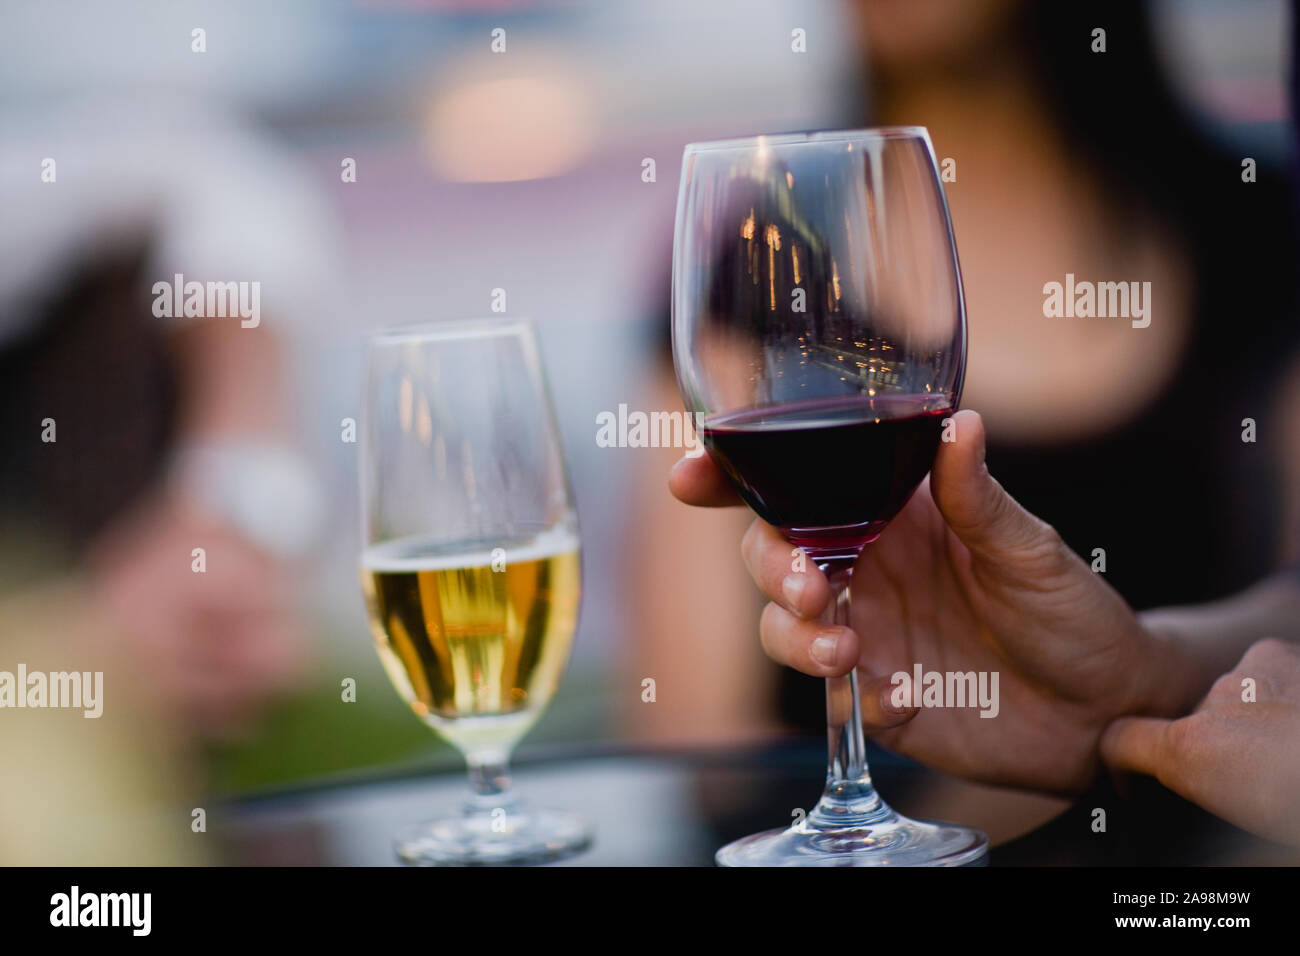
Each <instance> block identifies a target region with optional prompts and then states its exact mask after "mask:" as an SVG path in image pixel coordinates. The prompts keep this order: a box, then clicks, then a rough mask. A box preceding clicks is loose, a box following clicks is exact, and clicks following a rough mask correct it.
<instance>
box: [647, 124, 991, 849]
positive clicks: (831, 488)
mask: <svg viewBox="0 0 1300 956" xmlns="http://www.w3.org/2000/svg"><path fill="white" fill-rule="evenodd" d="M672 311H673V317H672V331H673V355H674V363H675V367H676V370H677V377H678V384H679V386H680V389H681V393H682V397H683V400H684V402H685V404H686V406H687V409H688V410H689V411H691V412H693V413H695V414H696V416H697V420H698V421H701V422H702V427H701V438H702V440H703V442H704V444H705V446H706V448H708V450H709V453H710V455H711V456H712V457H713V459H714V461H715V462H716V463H717V464H718V465H719V467H720V468H721V469H722V470H723V471H724V472H725V473H726V474H727V475H728V477H729V478H730V479H731V481H732V483H733V484H734V485H735V487H736V490H737V491H738V493H739V494H740V496H741V497H742V498H743V499H744V500H745V502H746V503H747V504H748V505H749V506H750V507H751V508H752V509H753V510H754V511H755V512H756V513H757V514H758V515H759V516H760V517H761V518H762V519H764V520H765V521H767V522H768V523H769V524H772V525H773V526H775V527H777V528H778V529H779V530H780V531H781V532H782V533H783V534H784V535H785V537H786V538H787V539H788V540H789V541H790V542H791V543H792V545H796V546H798V547H800V548H801V549H802V550H803V552H805V553H806V554H807V556H808V557H809V558H811V559H812V561H813V562H815V563H816V564H817V566H818V567H820V568H821V569H822V570H823V571H824V572H825V573H826V574H827V575H828V576H829V577H830V580H831V585H832V588H833V590H834V591H835V598H834V600H833V601H832V611H833V614H832V615H831V618H832V619H833V620H834V621H835V622H836V623H839V624H844V625H847V624H848V585H849V579H850V576H851V574H852V568H853V565H854V563H855V562H856V560H857V558H858V557H859V555H860V554H861V552H862V549H863V548H864V547H865V546H867V545H869V543H870V542H871V541H873V540H875V538H876V537H878V536H879V535H880V534H881V533H882V532H883V531H884V529H885V528H886V527H887V526H888V523H889V521H890V520H891V519H892V518H893V517H894V516H895V515H896V514H897V513H898V512H899V511H900V510H901V509H902V507H903V506H904V505H905V504H906V503H907V500H908V498H909V497H910V496H911V495H912V493H913V492H914V491H915V489H916V487H917V486H918V485H919V483H920V482H921V480H922V479H923V478H924V477H925V475H926V473H927V472H928V471H929V470H930V467H931V466H932V464H933V462H934V458H935V454H936V453H937V450H938V447H939V443H940V441H941V440H942V438H943V435H944V431H945V429H946V428H947V425H948V420H949V416H950V415H951V413H952V412H953V410H955V409H956V407H957V405H958V402H959V400H960V397H961V387H962V379H963V375H964V370H965V359H966V320H965V306H964V302H963V297H962V286H961V274H960V269H959V266H958V262H957V250H956V243H955V241H954V238H953V234H952V226H951V221H950V219H949V215H948V208H947V201H946V199H945V197H944V193H943V187H942V185H941V183H940V179H939V172H938V165H937V163H936V161H935V156H934V149H933V147H932V145H931V143H930V138H929V135H928V133H927V132H926V131H925V129H924V128H922V127H889V128H882V129H875V130H855V131H846V132H824V133H823V132H819V133H796V134H785V135H778V136H759V137H754V138H751V139H741V140H725V141H719V142H714V143H696V144H691V145H689V146H687V147H686V150H685V153H684V156H683V163H682V179H681V187H680V191H679V194H678V204H677V220H676V228H675V233H674V243H673V293H672ZM792 570H795V568H794V567H792ZM827 695H828V697H827V703H828V733H829V737H830V751H831V755H830V766H829V767H828V773H827V785H826V789H825V791H824V793H823V797H822V800H821V801H820V802H819V804H818V806H817V807H816V808H815V809H814V811H813V812H812V813H811V814H809V815H808V817H807V818H806V819H805V820H804V821H803V822H801V823H800V824H797V825H796V826H794V827H791V828H789V829H788V830H784V831H782V830H776V831H771V832H769V833H766V834H758V835H756V836H754V837H749V838H746V839H745V840H742V841H738V842H737V843H735V844H732V845H731V846H729V847H724V848H723V849H722V850H721V851H719V854H718V859H719V862H722V863H727V864H737V865H742V864H746V863H752V864H758V865H786V864H789V865H886V864H888V865H900V864H902V865H907V864H931V865H960V864H965V863H970V862H973V861H976V860H979V859H981V858H982V857H983V855H984V852H985V847H986V844H987V840H986V839H985V837H984V835H983V834H981V833H979V832H978V831H974V830H968V829H966V828H963V827H956V826H949V825H944V824H926V823H921V822H917V821H911V820H907V819H906V818H903V817H901V816H899V815H898V814H897V813H895V812H894V811H893V810H892V809H890V808H889V807H888V805H887V804H884V803H883V802H882V801H881V800H880V798H879V797H878V796H877V795H876V793H875V790H874V788H873V787H872V784H871V779H870V775H869V773H868V772H867V768H866V760H865V756H864V750H865V746H864V743H863V734H862V725H861V719H860V716H859V713H860V710H859V701H858V689H857V675H856V673H851V674H850V675H848V676H847V677H844V678H833V679H831V680H829V681H828V682H827ZM845 701H847V702H848V705H847V706H846V705H845Z"/></svg>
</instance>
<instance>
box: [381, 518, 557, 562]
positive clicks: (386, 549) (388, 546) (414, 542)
mask: <svg viewBox="0 0 1300 956" xmlns="http://www.w3.org/2000/svg"><path fill="white" fill-rule="evenodd" d="M448 547H449V545H448V543H447V542H437V543H435V542H434V541H432V540H431V539H428V538H422V537H418V536H417V537H411V538H398V539H397V540H395V541H385V542H384V543H382V544H376V545H372V546H371V547H369V548H367V549H366V550H365V551H364V552H363V553H362V555H361V568H362V570H363V571H381V572H408V573H409V572H413V571H449V570H455V569H457V568H479V567H489V566H491V564H492V561H493V552H494V550H495V549H494V548H491V547H486V546H485V545H484V544H482V543H480V544H479V545H478V546H477V547H474V548H472V549H470V550H466V551H448V550H447V549H448ZM499 547H500V549H501V550H502V551H504V552H505V563H506V566H507V567H509V566H510V565H511V564H519V563H521V562H524V561H541V560H543V559H544V558H553V557H557V556H558V555H562V554H572V553H573V552H575V551H577V550H578V535H577V532H575V531H574V530H573V528H572V527H569V526H567V525H557V526H555V527H554V528H548V529H547V530H545V531H543V532H542V533H541V534H539V535H538V536H537V537H535V538H533V539H532V540H531V541H526V542H525V543H523V544H522V545H516V546H514V547H509V546H507V545H505V544H502V545H500V546H499Z"/></svg>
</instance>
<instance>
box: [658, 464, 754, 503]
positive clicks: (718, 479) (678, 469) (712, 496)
mask: <svg viewBox="0 0 1300 956" xmlns="http://www.w3.org/2000/svg"><path fill="white" fill-rule="evenodd" d="M668 490H669V491H671V492H672V493H673V495H674V496H676V497H677V498H678V499H680V500H681V501H684V502H686V503H687V504H688V505H697V506H699V507H702V508H723V507H727V506H729V505H738V504H741V503H742V502H741V500H740V495H738V494H736V489H735V487H733V486H732V484H731V481H730V480H729V479H728V478H727V476H726V475H725V474H723V471H722V469H721V468H719V467H718V466H717V463H716V462H714V460H713V459H712V458H711V457H709V455H708V453H707V452H706V453H705V454H703V455H699V456H698V457H695V458H690V457H686V458H683V459H681V461H679V462H677V464H675V465H673V468H672V471H670V472H668Z"/></svg>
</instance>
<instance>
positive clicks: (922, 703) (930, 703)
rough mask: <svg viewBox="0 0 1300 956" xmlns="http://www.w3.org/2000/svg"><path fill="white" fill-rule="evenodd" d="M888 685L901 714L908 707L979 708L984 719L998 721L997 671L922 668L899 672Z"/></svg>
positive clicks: (894, 704) (917, 665)
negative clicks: (890, 685)
mask: <svg viewBox="0 0 1300 956" xmlns="http://www.w3.org/2000/svg"><path fill="white" fill-rule="evenodd" d="M889 682H890V683H891V684H893V685H894V689H893V690H892V691H890V693H889V702H890V704H892V705H893V706H894V707H896V708H898V709H899V710H902V709H903V708H907V707H938V708H945V707H972V708H974V707H978V708H979V709H980V716H981V717H996V716H997V715H998V711H999V710H1000V709H1001V704H1000V703H999V702H998V672H997V671H927V670H923V669H922V667H921V665H920V664H916V665H914V666H913V668H912V673H910V674H909V673H908V672H907V671H896V672H895V673H893V674H891V675H890V678H889Z"/></svg>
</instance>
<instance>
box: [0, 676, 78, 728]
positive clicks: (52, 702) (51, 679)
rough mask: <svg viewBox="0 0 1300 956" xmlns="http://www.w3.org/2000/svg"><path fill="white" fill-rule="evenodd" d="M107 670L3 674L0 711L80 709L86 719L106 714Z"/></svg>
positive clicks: (0, 681) (0, 690) (0, 688)
mask: <svg viewBox="0 0 1300 956" xmlns="http://www.w3.org/2000/svg"><path fill="white" fill-rule="evenodd" d="M103 691H104V672H103V671H93V672H92V671H50V672H48V673H47V672H45V671H32V672H30V673H29V672H28V670H27V665H26V664H19V665H18V672H17V673H16V674H15V673H13V672H11V671H0V708H4V707H20V708H22V707H50V708H69V709H76V708H80V709H81V710H82V711H83V714H82V716H83V717H99V716H101V715H102V714H103V713H104V693H103Z"/></svg>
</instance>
